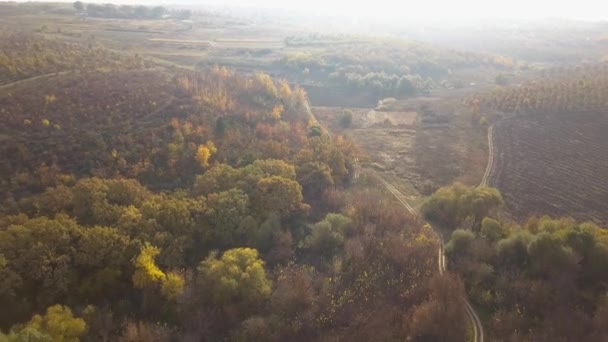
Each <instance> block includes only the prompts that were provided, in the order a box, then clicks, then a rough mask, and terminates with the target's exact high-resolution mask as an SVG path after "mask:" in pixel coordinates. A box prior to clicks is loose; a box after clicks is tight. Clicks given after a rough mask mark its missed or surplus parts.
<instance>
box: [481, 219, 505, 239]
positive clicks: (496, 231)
mask: <svg viewBox="0 0 608 342" xmlns="http://www.w3.org/2000/svg"><path fill="white" fill-rule="evenodd" d="M481 236H482V237H483V238H485V239H487V240H490V241H492V242H494V241H498V240H500V239H502V238H503V237H505V232H504V231H503V227H502V224H501V223H500V222H498V221H496V220H494V219H492V218H489V217H486V218H484V219H483V221H481Z"/></svg>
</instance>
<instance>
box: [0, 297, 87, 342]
mask: <svg viewBox="0 0 608 342" xmlns="http://www.w3.org/2000/svg"><path fill="white" fill-rule="evenodd" d="M86 330H87V325H86V322H85V321H84V320H83V319H82V318H75V317H74V316H73V315H72V310H70V308H68V307H66V306H61V305H53V306H51V307H49V308H48V309H47V310H46V314H45V315H44V316H40V315H35V316H34V317H32V319H31V320H30V321H29V322H28V323H26V324H25V325H24V326H17V327H14V328H13V329H12V330H11V333H10V334H9V335H8V339H7V340H8V341H15V342H18V341H39V342H43V341H49V342H50V341H53V342H55V341H57V342H78V341H79V340H80V337H81V336H82V335H83V334H84V333H85V331H86ZM0 337H1V336H0Z"/></svg>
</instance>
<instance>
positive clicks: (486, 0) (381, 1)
mask: <svg viewBox="0 0 608 342" xmlns="http://www.w3.org/2000/svg"><path fill="white" fill-rule="evenodd" d="M0 1H2V0H0ZM18 1H25V0H18ZM33 1H36V0H33ZM38 1H40V0H38ZM42 1H58V0H42ZM59 1H61V0H59ZM64 1H70V0H64ZM83 1H84V2H111V3H118V4H120V3H122V4H144V5H145V4H149V5H152V4H154V5H156V4H163V5H186V4H187V5H198V6H201V5H206V4H212V5H215V6H230V7H232V6H245V7H253V8H273V9H293V10H303V11H306V12H309V13H319V14H338V15H343V16H357V17H368V18H372V19H374V20H377V21H381V20H382V18H390V19H392V20H394V19H399V18H403V19H404V20H405V19H407V20H421V21H422V20H429V19H431V20H432V19H435V20H449V21H466V20H469V19H480V18H481V19H487V18H509V19H542V18H566V19H581V20H608V0H415V1H412V0H298V1H293V0H88V1H87V0H83Z"/></svg>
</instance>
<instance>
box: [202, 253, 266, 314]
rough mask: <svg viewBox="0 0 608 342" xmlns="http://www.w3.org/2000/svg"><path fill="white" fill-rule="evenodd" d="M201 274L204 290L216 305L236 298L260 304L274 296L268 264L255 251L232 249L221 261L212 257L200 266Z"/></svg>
mask: <svg viewBox="0 0 608 342" xmlns="http://www.w3.org/2000/svg"><path fill="white" fill-rule="evenodd" d="M198 273H199V277H200V283H201V286H202V291H203V292H204V293H205V294H206V296H208V298H209V300H210V302H211V303H213V304H215V305H222V304H226V303H228V302H231V301H233V300H235V299H238V300H240V301H247V302H256V301H258V300H260V299H263V298H265V297H267V296H268V295H270V293H271V288H270V286H271V283H270V281H269V280H268V279H267V277H266V271H265V270H264V262H263V261H262V260H261V259H260V258H259V255H258V252H257V251H256V250H255V249H251V248H236V249H230V250H227V251H226V252H224V253H223V254H222V256H221V257H219V258H217V257H216V256H215V255H211V256H209V257H208V258H207V259H205V260H203V261H202V262H201V264H200V265H199V266H198Z"/></svg>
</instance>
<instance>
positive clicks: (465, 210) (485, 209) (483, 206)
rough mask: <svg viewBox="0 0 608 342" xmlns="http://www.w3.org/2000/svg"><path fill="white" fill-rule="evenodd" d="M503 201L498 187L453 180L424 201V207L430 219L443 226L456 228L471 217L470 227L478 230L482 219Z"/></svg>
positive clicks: (426, 215)
mask: <svg viewBox="0 0 608 342" xmlns="http://www.w3.org/2000/svg"><path fill="white" fill-rule="evenodd" d="M503 204H504V202H503V200H502V196H501V195H500V192H498V190H496V189H493V188H488V187H479V188H467V187H465V186H463V185H461V184H454V185H452V186H449V187H444V188H441V189H439V190H437V191H436V192H435V193H434V194H433V195H431V197H429V198H428V199H427V200H426V201H425V202H424V203H423V205H422V209H421V211H422V213H423V215H424V216H425V218H426V219H427V220H429V221H431V222H433V223H435V224H439V225H441V226H442V227H443V228H446V229H449V230H454V229H456V228H457V227H458V226H460V225H462V224H463V223H465V221H467V220H469V222H470V224H471V228H473V229H474V230H478V229H479V228H480V225H481V220H482V219H483V218H485V217H487V216H489V215H490V214H491V213H492V212H493V211H495V210H497V209H498V208H500V207H501V206H502V205H503Z"/></svg>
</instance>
